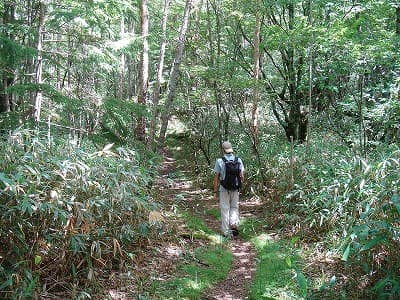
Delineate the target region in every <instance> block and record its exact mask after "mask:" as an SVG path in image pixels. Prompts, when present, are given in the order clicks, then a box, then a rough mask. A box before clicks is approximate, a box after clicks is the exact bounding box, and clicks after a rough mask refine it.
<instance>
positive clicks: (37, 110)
mask: <svg viewBox="0 0 400 300" xmlns="http://www.w3.org/2000/svg"><path fill="white" fill-rule="evenodd" d="M44 17H45V3H44V1H40V2H39V24H38V44H37V51H38V57H37V65H36V80H35V81H36V84H37V85H38V91H37V92H36V96H35V98H34V103H33V114H32V116H33V119H34V120H35V122H39V121H40V114H41V109H42V98H43V95H42V91H41V87H40V85H41V84H42V72H43V57H42V55H43V35H44V28H43V26H44Z"/></svg>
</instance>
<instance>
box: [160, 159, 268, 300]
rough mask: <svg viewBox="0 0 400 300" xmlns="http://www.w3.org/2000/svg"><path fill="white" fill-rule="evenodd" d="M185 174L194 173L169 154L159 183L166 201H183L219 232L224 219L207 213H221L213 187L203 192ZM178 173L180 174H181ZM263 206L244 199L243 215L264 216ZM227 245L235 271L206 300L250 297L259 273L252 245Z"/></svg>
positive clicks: (237, 240)
mask: <svg viewBox="0 0 400 300" xmlns="http://www.w3.org/2000/svg"><path fill="white" fill-rule="evenodd" d="M181 168H188V166H181ZM185 172H186V173H190V170H180V169H178V166H177V162H176V161H175V160H174V158H172V157H170V155H168V154H166V155H165V157H164V164H163V167H162V169H161V171H160V177H159V179H158V182H157V186H158V187H159V189H160V191H159V195H160V196H161V198H162V202H164V204H167V205H168V204H169V205H172V203H171V201H174V200H176V199H180V203H181V205H184V206H185V207H186V208H187V209H188V211H189V212H190V213H191V214H193V215H195V216H197V217H200V218H201V219H202V220H203V222H204V224H205V225H206V226H207V227H208V228H210V229H211V230H212V231H214V232H217V233H219V232H220V220H218V219H217V218H216V217H215V216H213V215H210V214H207V211H212V210H219V204H218V200H216V199H214V198H213V196H212V190H211V188H212V187H210V188H209V189H200V188H199V187H198V186H197V185H196V184H194V183H193V182H192V181H191V180H190V177H191V176H182V174H183V173H185ZM178 173H179V174H180V175H177V174H178ZM182 202H183V203H182ZM259 204H260V203H259V202H257V201H250V200H246V199H241V205H240V210H241V211H240V213H241V216H247V217H256V214H258V213H261V207H260V205H259ZM181 225H182V226H181V228H180V229H178V231H182V230H183V235H185V234H184V231H185V229H184V228H185V225H184V224H181ZM181 234H182V232H181ZM192 242H193V243H192V245H191V246H189V247H198V246H199V245H198V243H204V241H199V240H198V241H194V240H192ZM227 245H228V248H229V250H230V251H231V252H232V254H233V257H234V260H233V263H232V266H231V270H230V272H229V274H228V276H227V277H226V278H225V279H224V280H222V281H220V282H219V283H218V284H217V285H215V286H212V287H211V289H209V290H207V291H206V292H205V293H203V296H202V299H207V300H224V299H230V300H241V299H247V297H246V295H247V294H248V291H249V286H250V283H251V282H252V280H253V277H254V274H255V270H256V260H255V258H256V252H255V249H254V247H253V245H252V243H251V242H249V241H246V240H244V239H243V238H241V237H240V235H239V237H238V238H235V239H232V240H230V241H229V243H228V244H227ZM184 251H185V249H180V251H178V252H184ZM165 276H168V275H165Z"/></svg>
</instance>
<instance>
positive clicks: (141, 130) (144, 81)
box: [136, 0, 149, 141]
mask: <svg viewBox="0 0 400 300" xmlns="http://www.w3.org/2000/svg"><path fill="white" fill-rule="evenodd" d="M141 28H142V38H143V50H142V53H141V57H140V73H139V85H138V88H139V90H138V103H139V104H141V105H143V109H145V108H146V103H147V98H148V85H149V43H148V40H147V36H148V34H149V10H148V0H142V5H141ZM136 138H137V139H138V140H139V141H145V140H146V120H145V118H144V115H143V114H142V113H141V112H140V114H139V116H138V120H137V124H136Z"/></svg>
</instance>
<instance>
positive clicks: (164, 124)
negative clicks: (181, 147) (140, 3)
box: [158, 0, 192, 149]
mask: <svg viewBox="0 0 400 300" xmlns="http://www.w3.org/2000/svg"><path fill="white" fill-rule="evenodd" d="M191 8H192V0H186V6H185V12H184V15H183V20H182V25H181V29H180V33H179V40H178V44H177V46H176V50H175V58H174V62H173V65H172V69H171V73H170V78H169V82H168V89H167V99H166V102H165V107H164V111H163V113H162V116H161V129H160V136H159V145H158V148H159V149H161V148H162V147H163V146H164V142H165V137H166V133H167V128H168V119H169V116H170V113H171V108H172V103H173V100H174V98H175V93H176V85H177V79H178V72H179V66H180V63H181V59H182V56H183V50H184V48H185V39H186V31H187V29H188V26H189V17H190V11H191Z"/></svg>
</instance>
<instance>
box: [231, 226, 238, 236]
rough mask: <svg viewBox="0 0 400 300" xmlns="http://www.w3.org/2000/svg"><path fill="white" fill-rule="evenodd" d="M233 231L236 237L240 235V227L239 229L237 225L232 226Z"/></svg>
mask: <svg viewBox="0 0 400 300" xmlns="http://www.w3.org/2000/svg"><path fill="white" fill-rule="evenodd" d="M231 232H232V235H233V236H234V237H237V236H238V235H239V229H237V227H231Z"/></svg>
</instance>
